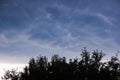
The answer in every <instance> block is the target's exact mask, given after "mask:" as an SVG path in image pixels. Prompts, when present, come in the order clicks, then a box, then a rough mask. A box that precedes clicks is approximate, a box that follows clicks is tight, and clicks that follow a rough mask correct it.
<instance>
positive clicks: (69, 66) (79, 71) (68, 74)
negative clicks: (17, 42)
mask: <svg viewBox="0 0 120 80" xmlns="http://www.w3.org/2000/svg"><path fill="white" fill-rule="evenodd" d="M104 56H105V54H103V53H102V51H98V50H94V51H93V52H92V54H90V52H88V51H87V50H86V48H84V49H83V50H82V52H81V57H80V59H79V58H75V59H69V61H66V57H60V56H59V55H53V56H52V58H51V61H48V58H47V57H46V56H39V57H37V58H36V59H35V58H31V59H30V61H29V63H28V64H29V65H28V66H26V67H25V68H24V72H19V73H16V71H14V70H12V71H7V72H6V74H5V75H4V76H3V77H2V79H3V80H9V79H11V80H120V62H119V59H118V56H113V57H111V60H110V61H107V62H102V61H101V60H102V58H103V57H104Z"/></svg>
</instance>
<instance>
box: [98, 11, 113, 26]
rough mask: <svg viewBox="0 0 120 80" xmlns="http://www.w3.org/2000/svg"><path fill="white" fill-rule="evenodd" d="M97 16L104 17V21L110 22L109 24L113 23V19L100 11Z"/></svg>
mask: <svg viewBox="0 0 120 80" xmlns="http://www.w3.org/2000/svg"><path fill="white" fill-rule="evenodd" d="M97 16H98V17H99V18H100V19H102V20H103V21H105V22H106V23H108V24H109V25H113V23H112V21H111V20H110V18H109V17H107V16H105V15H103V14H101V13H98V14H97Z"/></svg>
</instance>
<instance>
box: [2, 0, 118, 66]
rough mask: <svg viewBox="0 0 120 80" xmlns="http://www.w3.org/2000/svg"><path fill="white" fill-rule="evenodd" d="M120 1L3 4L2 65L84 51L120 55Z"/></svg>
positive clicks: (28, 0) (6, 0) (10, 1)
mask: <svg viewBox="0 0 120 80" xmlns="http://www.w3.org/2000/svg"><path fill="white" fill-rule="evenodd" d="M119 37H120V0H0V63H1V64H4V63H5V64H6V63H8V64H26V63H28V61H29V59H30V58H31V57H36V56H39V55H40V54H41V55H43V56H47V57H48V58H50V57H51V56H52V55H53V54H59V55H60V56H66V57H67V58H75V57H79V56H80V54H81V49H82V48H83V47H87V49H88V50H90V51H93V50H95V49H98V50H102V51H103V52H104V53H105V54H106V55H107V56H112V55H114V53H116V52H117V51H120V38H119Z"/></svg>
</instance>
